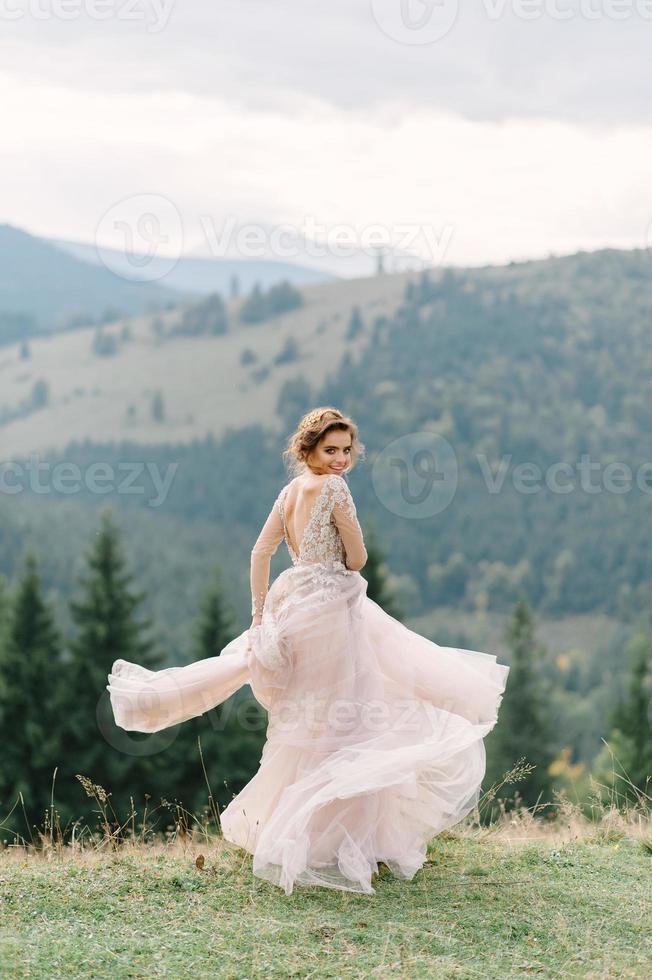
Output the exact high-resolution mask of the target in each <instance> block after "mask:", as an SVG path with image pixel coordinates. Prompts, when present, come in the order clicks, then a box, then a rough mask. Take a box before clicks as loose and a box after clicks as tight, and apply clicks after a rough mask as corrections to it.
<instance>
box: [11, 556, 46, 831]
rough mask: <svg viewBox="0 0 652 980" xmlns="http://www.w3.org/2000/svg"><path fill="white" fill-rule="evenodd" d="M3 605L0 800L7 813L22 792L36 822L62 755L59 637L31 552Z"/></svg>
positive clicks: (39, 820)
mask: <svg viewBox="0 0 652 980" xmlns="http://www.w3.org/2000/svg"><path fill="white" fill-rule="evenodd" d="M3 598H4V597H3ZM2 605H3V608H4V610H5V616H3V628H2V631H1V633H2V638H1V640H0V745H1V746H2V765H1V766H0V800H1V801H2V804H3V809H4V810H5V812H6V811H7V810H8V809H10V808H11V806H13V804H14V803H15V802H16V799H17V798H18V794H19V793H22V794H23V800H24V805H25V810H26V812H27V815H28V819H29V822H30V824H36V825H37V826H40V825H41V824H42V821H43V814H44V810H45V808H46V807H47V805H48V803H49V800H50V794H51V788H52V779H53V774H54V770H55V768H56V767H57V765H58V764H59V762H60V758H61V744H60V739H59V737H58V715H57V697H56V694H57V686H58V684H59V680H60V677H61V664H60V658H61V639H60V635H59V632H58V630H57V627H56V625H55V620H54V615H53V612H52V610H51V609H50V607H49V605H48V604H47V603H46V601H45V600H44V598H43V594H42V586H41V580H40V576H39V571H38V563H37V559H36V557H35V556H34V554H33V553H32V552H28V554H27V556H26V561H25V568H24V571H23V574H22V576H21V578H20V580H19V582H18V585H17V589H16V594H15V598H14V600H13V602H12V603H11V605H10V606H9V608H8V609H7V603H6V601H3V604H2ZM18 811H22V807H19V808H18ZM18 811H17V812H18ZM21 819H22V812H21ZM15 826H16V824H15V823H14V824H13V825H12V827H15ZM21 833H23V834H28V833H29V831H28V828H26V827H24V826H22V829H21Z"/></svg>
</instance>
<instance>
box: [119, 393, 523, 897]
mask: <svg viewBox="0 0 652 980" xmlns="http://www.w3.org/2000/svg"><path fill="white" fill-rule="evenodd" d="M363 452H364V447H363V446H362V443H361V442H360V440H359V437H358V430H357V427H356V425H355V423H354V422H353V421H352V420H351V419H350V418H348V417H347V416H345V415H343V414H342V413H341V412H339V411H338V410H337V409H334V408H319V409H315V410H314V411H312V412H309V413H308V414H307V415H305V416H304V418H303V419H302V420H301V422H300V423H299V426H298V428H297V431H296V432H295V433H294V434H293V436H292V437H291V438H290V440H289V443H288V445H287V448H286V451H285V453H284V457H285V458H286V460H289V461H290V464H291V471H292V472H293V473H294V474H295V475H294V478H293V479H291V480H290V482H288V483H286V484H285V486H284V487H283V488H282V490H281V492H280V493H279V495H278V497H277V498H276V500H275V501H274V505H273V507H272V509H271V511H270V513H269V516H268V518H267V520H266V521H265V524H264V526H263V528H262V530H261V531H260V534H259V536H258V539H257V541H256V543H255V545H254V548H253V550H252V552H251V591H252V616H253V618H252V623H251V626H250V628H249V629H248V630H246V631H245V632H244V633H242V634H241V635H240V636H238V637H236V638H235V639H234V640H232V641H231V642H230V643H229V644H228V645H227V646H226V647H225V648H224V649H223V650H222V651H221V653H220V655H219V656H217V657H209V658H207V659H205V660H200V661H197V662H196V663H193V664H189V665H187V666H184V667H170V668H168V669H166V670H159V671H151V670H147V669H146V668H143V667H140V666H139V665H137V664H132V663H129V662H127V661H124V660H116V662H115V663H114V664H113V667H112V671H111V673H110V674H109V678H108V679H109V683H108V685H107V688H108V690H109V693H110V698H111V704H112V707H113V713H114V716H115V720H116V723H117V724H118V725H119V726H120V727H122V728H124V729H126V730H128V731H141V732H155V731H159V730H161V729H163V728H167V727H169V726H170V725H176V724H178V723H179V722H182V721H185V720H187V719H189V718H193V717H195V716H197V715H200V714H203V713H204V712H205V711H209V710H210V709H211V708H213V707H215V705H217V704H220V703H222V702H223V701H225V700H226V699H227V698H228V697H230V696H231V695H232V694H233V693H234V692H235V691H236V690H238V689H239V688H240V687H242V685H244V684H250V685H251V689H252V691H253V693H254V695H255V697H256V698H257V700H258V701H259V702H260V703H261V704H262V705H263V707H264V708H265V709H266V710H267V714H268V726H267V738H266V742H265V745H264V747H263V752H262V757H261V761H260V766H259V768H258V771H257V772H256V774H255V775H254V777H253V778H252V779H251V781H250V782H249V783H248V784H247V785H246V786H245V787H244V789H243V790H242V791H241V792H240V793H239V794H238V795H237V796H236V797H235V798H234V799H233V800H232V801H231V802H230V803H229V805H228V806H227V807H226V809H225V810H224V811H223V812H222V814H221V824H222V832H223V834H224V837H225V838H226V839H227V840H229V841H231V842H232V843H234V844H236V845H238V846H239V847H241V848H244V849H245V850H246V851H248V852H249V853H250V854H252V855H253V872H254V874H255V875H257V876H259V877H260V878H264V879H266V880H268V881H270V882H272V883H273V884H275V885H278V886H279V887H281V888H283V889H284V890H285V892H286V894H288V895H289V894H290V893H291V892H292V890H293V887H294V885H295V884H301V885H321V886H324V887H327V888H336V889H343V890H346V891H353V892H366V893H368V894H374V893H375V890H374V888H373V887H372V876H373V875H374V874H375V873H376V872H377V871H378V862H379V861H383V862H384V863H385V864H386V865H387V866H388V867H389V868H390V870H391V871H392V872H393V874H394V875H396V876H397V877H399V878H404V879H411V878H413V877H414V875H415V874H416V872H417V871H418V870H419V868H421V866H422V865H423V863H424V860H425V857H426V847H427V844H428V841H429V840H430V839H431V838H432V837H434V836H435V835H436V834H438V833H440V832H441V831H442V830H444V829H445V828H447V827H450V826H452V825H454V824H456V823H458V822H459V821H460V820H461V819H462V818H463V817H465V816H466V815H467V814H468V813H470V811H471V810H472V809H473V808H474V807H475V806H476V805H477V802H478V799H479V795H480V786H481V783H482V779H483V777H484V775H485V747H484V742H483V738H484V736H486V735H487V733H488V732H489V731H491V729H492V728H493V726H494V725H495V723H496V721H497V714H498V709H499V706H500V703H501V701H502V696H503V692H504V690H505V686H506V683H507V675H508V673H509V667H508V666H506V665H503V664H499V663H498V662H497V660H496V657H495V656H493V655H491V654H487V653H480V652H477V651H473V650H461V649H457V648H453V647H442V646H438V645H437V644H436V643H433V642H432V641H431V640H428V639H426V638H425V637H423V636H421V635H419V634H418V633H415V632H413V631H412V630H410V629H408V628H407V627H406V626H405V625H404V624H402V623H400V622H399V621H398V620H396V619H394V618H393V617H392V616H390V615H388V614H387V613H386V612H385V611H384V610H383V609H382V608H381V607H380V606H379V605H378V604H377V603H375V602H374V601H373V600H372V599H370V598H369V596H367V582H366V580H365V578H364V577H363V576H362V575H361V574H360V570H361V569H362V568H363V567H364V565H365V562H366V560H367V552H366V549H365V545H364V540H363V536H362V531H361V529H360V524H359V523H358V518H357V513H356V508H355V504H354V502H353V498H352V496H351V492H350V490H349V487H348V484H347V482H346V480H345V478H344V474H345V473H347V472H349V471H350V470H351V469H352V468H353V467H354V466H355V464H356V461H357V459H358V458H359V456H361V454H362V453H363ZM282 540H285V543H286V546H287V549H288V552H289V555H290V558H291V560H292V565H291V566H290V567H289V568H288V569H286V570H285V571H284V572H281V574H280V575H278V576H277V578H276V579H275V580H274V582H273V584H272V585H271V587H270V586H269V570H270V560H271V556H272V555H273V554H274V553H275V551H276V550H277V548H278V546H279V544H280V542H281V541H282Z"/></svg>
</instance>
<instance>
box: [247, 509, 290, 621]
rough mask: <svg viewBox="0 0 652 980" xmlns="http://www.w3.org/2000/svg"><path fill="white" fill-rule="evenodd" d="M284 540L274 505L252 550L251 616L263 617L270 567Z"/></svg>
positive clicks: (279, 518)
mask: <svg viewBox="0 0 652 980" xmlns="http://www.w3.org/2000/svg"><path fill="white" fill-rule="evenodd" d="M282 540H283V523H282V521H281V515H280V513H279V509H278V498H277V501H276V502H275V503H274V506H273V507H272V509H271V511H270V512H269V516H268V518H267V520H266V521H265V523H264V525H263V528H262V530H261V532H260V534H259V535H258V538H257V540H256V543H255V545H254V546H253V548H252V550H251V615H252V616H260V615H262V611H263V606H264V605H265V597H266V595H267V591H268V589H269V566H270V563H271V559H272V555H273V554H274V553H275V551H276V549H277V548H278V546H279V544H280V543H281V541H282Z"/></svg>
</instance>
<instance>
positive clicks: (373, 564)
mask: <svg viewBox="0 0 652 980" xmlns="http://www.w3.org/2000/svg"><path fill="white" fill-rule="evenodd" d="M364 538H365V546H366V549H367V561H366V564H365V566H364V568H363V569H362V571H361V573H360V574H361V575H362V576H363V577H364V578H366V580H367V596H368V598H369V599H373V601H374V602H375V603H377V605H379V606H380V607H381V608H382V609H384V610H385V612H386V613H387V614H388V615H390V616H393V617H394V618H395V619H402V618H403V610H402V609H400V607H399V606H398V605H397V603H396V600H395V598H394V596H393V595H392V594H391V593H390V591H389V586H388V584H387V565H386V564H385V556H384V554H383V552H382V551H381V549H380V546H379V545H378V543H377V540H376V535H375V533H374V532H373V530H371V529H367V530H366V532H365V535H364Z"/></svg>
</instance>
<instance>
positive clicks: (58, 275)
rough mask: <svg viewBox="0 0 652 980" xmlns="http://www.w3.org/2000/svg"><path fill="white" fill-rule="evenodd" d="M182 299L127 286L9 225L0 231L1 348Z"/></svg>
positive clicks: (149, 286) (153, 286)
mask: <svg viewBox="0 0 652 980" xmlns="http://www.w3.org/2000/svg"><path fill="white" fill-rule="evenodd" d="M183 298H184V297H183V295H180V294H179V293H178V292H176V291H174V290H172V289H169V288H167V287H164V286H160V285H158V284H157V283H139V282H128V281H127V280H126V279H124V278H122V277H121V276H118V275H115V274H114V273H112V272H110V271H109V270H108V269H106V268H105V267H104V266H98V265H92V264H90V263H88V262H85V261H81V260H80V258H79V257H74V256H72V255H71V254H70V253H69V252H65V251H63V250H62V249H60V248H57V247H55V246H54V245H52V244H51V243H50V242H48V241H44V240H43V239H41V238H37V237H35V236H34V235H30V234H28V233H27V232H25V231H22V230H21V229H20V228H15V227H14V226H13V225H0V344H1V343H6V342H8V341H12V340H14V339H16V338H17V337H20V336H22V335H25V334H27V335H29V334H34V333H49V332H52V331H58V330H61V329H65V328H66V327H68V326H70V325H71V324H72V323H75V322H77V323H81V322H84V321H86V322H93V321H94V320H97V319H99V318H101V317H102V316H104V314H105V313H107V312H109V311H114V313H117V314H126V315H134V314H138V313H143V312H145V311H146V310H148V309H154V308H157V309H163V308H165V307H166V306H168V305H170V304H175V303H177V302H179V300H181V299H183Z"/></svg>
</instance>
